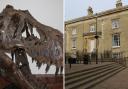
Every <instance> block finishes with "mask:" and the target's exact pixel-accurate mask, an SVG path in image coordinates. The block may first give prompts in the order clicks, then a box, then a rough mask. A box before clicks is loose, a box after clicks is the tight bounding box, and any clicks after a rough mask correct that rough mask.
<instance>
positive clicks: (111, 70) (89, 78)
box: [65, 63, 125, 89]
mask: <svg viewBox="0 0 128 89" xmlns="http://www.w3.org/2000/svg"><path fill="white" fill-rule="evenodd" d="M123 69H125V67H123V66H121V65H120V64H117V63H111V64H106V65H102V66H98V67H93V68H89V69H85V70H80V71H76V72H72V73H68V74H66V75H65V89H91V88H92V87H94V86H95V85H97V84H98V83H100V82H102V81H104V80H106V79H108V78H109V77H111V76H113V75H115V74H116V73H118V72H120V71H122V70H123Z"/></svg>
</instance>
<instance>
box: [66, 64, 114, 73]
mask: <svg viewBox="0 0 128 89" xmlns="http://www.w3.org/2000/svg"><path fill="white" fill-rule="evenodd" d="M110 63H114V62H102V63H101V62H99V63H98V64H96V63H95V62H92V63H91V64H72V67H71V69H70V68H69V64H65V73H71V72H75V71H80V70H83V69H89V68H93V67H98V66H102V65H106V64H110Z"/></svg>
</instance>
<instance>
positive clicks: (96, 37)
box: [95, 13, 99, 64]
mask: <svg viewBox="0 0 128 89" xmlns="http://www.w3.org/2000/svg"><path fill="white" fill-rule="evenodd" d="M95 18H96V34H95V39H96V64H98V38H99V36H98V34H97V13H96V17H95Z"/></svg>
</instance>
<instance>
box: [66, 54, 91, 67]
mask: <svg viewBox="0 0 128 89" xmlns="http://www.w3.org/2000/svg"><path fill="white" fill-rule="evenodd" d="M76 61H77V57H76V56H70V57H69V58H68V63H69V64H70V68H71V64H76ZM83 64H91V58H90V56H89V55H88V54H84V55H83Z"/></svg>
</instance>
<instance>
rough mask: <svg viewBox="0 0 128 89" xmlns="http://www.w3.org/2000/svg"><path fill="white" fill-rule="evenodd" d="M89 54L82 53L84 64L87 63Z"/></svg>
mask: <svg viewBox="0 0 128 89" xmlns="http://www.w3.org/2000/svg"><path fill="white" fill-rule="evenodd" d="M88 61H89V56H88V55H87V54H85V55H84V64H88Z"/></svg>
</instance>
